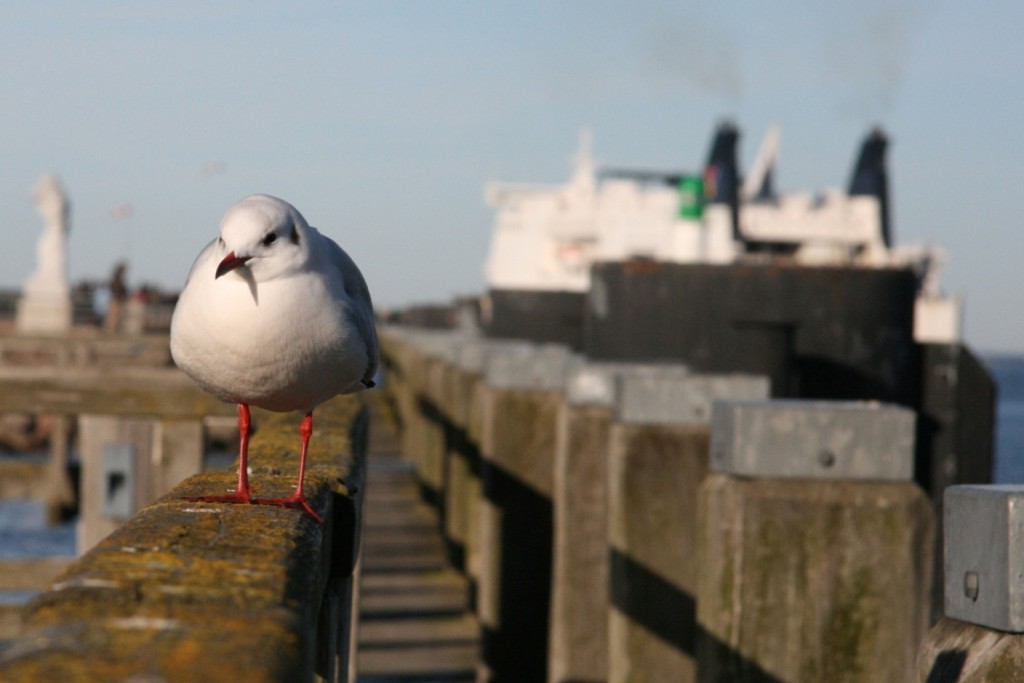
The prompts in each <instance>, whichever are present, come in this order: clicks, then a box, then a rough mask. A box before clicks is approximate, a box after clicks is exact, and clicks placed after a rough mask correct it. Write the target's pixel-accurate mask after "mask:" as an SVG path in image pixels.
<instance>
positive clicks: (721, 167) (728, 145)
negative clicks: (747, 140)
mask: <svg viewBox="0 0 1024 683" xmlns="http://www.w3.org/2000/svg"><path fill="white" fill-rule="evenodd" d="M739 137H740V132H739V129H738V128H736V126H735V125H733V124H732V123H729V122H724V123H722V124H719V126H718V130H717V131H716V132H715V139H714V140H713V141H712V143H711V151H710V153H709V154H708V163H707V166H705V167H704V196H705V198H706V200H707V203H708V204H728V205H729V207H730V209H731V213H732V233H733V239H736V240H739V239H741V238H740V235H739V191H740V178H739V175H740V174H739V168H738V164H737V162H736V144H737V142H738V141H739Z"/></svg>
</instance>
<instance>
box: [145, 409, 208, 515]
mask: <svg viewBox="0 0 1024 683" xmlns="http://www.w3.org/2000/svg"><path fill="white" fill-rule="evenodd" d="M202 471H203V421H202V420H160V421H159V422H157V423H156V425H155V427H154V433H153V474H152V478H151V480H150V490H149V500H155V499H157V498H159V497H160V496H162V495H164V494H165V493H167V492H168V491H170V490H171V489H173V488H174V487H175V486H177V485H178V484H180V483H181V482H183V481H184V480H185V479H187V478H188V477H191V476H192V475H193V474H199V473H200V472H202ZM147 502H148V501H147Z"/></svg>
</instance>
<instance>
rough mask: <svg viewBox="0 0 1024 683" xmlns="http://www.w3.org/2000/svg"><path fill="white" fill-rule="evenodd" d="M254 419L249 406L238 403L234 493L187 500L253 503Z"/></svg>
mask: <svg viewBox="0 0 1024 683" xmlns="http://www.w3.org/2000/svg"><path fill="white" fill-rule="evenodd" d="M251 425H252V419H251V418H250V416H249V406H247V405H246V404H244V403H239V404H238V486H237V487H236V488H235V491H234V493H228V494H225V495H220V496H200V497H198V498H186V499H185V500H193V501H201V502H204V503H251V502H253V500H252V487H251V486H249V428H250V426H251Z"/></svg>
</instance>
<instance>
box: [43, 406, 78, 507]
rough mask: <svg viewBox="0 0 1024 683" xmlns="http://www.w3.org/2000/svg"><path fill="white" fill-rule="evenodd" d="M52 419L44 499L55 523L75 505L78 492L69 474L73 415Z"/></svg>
mask: <svg viewBox="0 0 1024 683" xmlns="http://www.w3.org/2000/svg"><path fill="white" fill-rule="evenodd" d="M51 419H52V420H53V422H52V427H51V428H50V459H49V461H48V463H47V467H46V492H45V493H44V495H43V499H44V503H45V505H46V516H47V519H48V520H49V522H50V523H51V524H55V523H57V522H58V521H59V520H60V519H61V517H62V516H63V513H64V511H65V510H66V509H68V508H73V507H74V505H75V497H76V494H75V488H74V485H73V484H72V483H71V477H70V476H69V475H68V460H69V457H70V454H71V447H70V433H71V424H72V417H71V416H69V415H53V416H52V418H51Z"/></svg>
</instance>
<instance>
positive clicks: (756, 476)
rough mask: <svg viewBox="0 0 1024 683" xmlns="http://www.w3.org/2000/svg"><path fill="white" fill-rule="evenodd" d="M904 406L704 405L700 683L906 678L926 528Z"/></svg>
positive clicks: (929, 537)
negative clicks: (707, 439)
mask: <svg viewBox="0 0 1024 683" xmlns="http://www.w3.org/2000/svg"><path fill="white" fill-rule="evenodd" d="M914 421H915V415H914V413H913V412H912V411H910V410H908V409H906V408H902V407H896V406H890V405H883V404H878V403H852V402H825V401H820V402H817V401H764V402H733V403H725V404H719V406H717V407H716V410H715V414H714V418H713V428H712V441H711V466H712V469H713V470H714V473H713V474H712V475H711V476H709V477H708V479H707V480H706V481H705V483H704V485H703V487H702V488H701V491H700V507H701V513H702V523H701V530H700V531H701V533H700V538H699V552H698V562H699V567H700V571H699V575H698V590H697V616H698V620H699V622H700V629H701V637H700V639H699V641H698V659H699V680H700V681H703V682H705V683H711V682H715V683H718V682H725V681H758V682H761V681H766V680H768V681H771V680H779V681H790V680H793V681H795V680H799V681H840V680H841V681H850V682H853V681H864V682H865V683H866V682H868V681H871V682H877V681H907V680H911V679H912V678H913V676H914V670H915V655H916V652H917V648H918V645H919V644H920V641H921V638H922V637H923V636H924V633H925V631H926V629H927V625H928V614H929V608H930V602H931V598H930V591H931V580H932V576H931V575H932V552H933V543H934V535H935V534H934V522H933V513H932V507H931V503H930V502H929V500H928V499H927V497H926V496H925V494H924V492H923V491H922V490H921V489H920V488H919V487H918V486H917V485H916V484H915V483H914V482H913V464H914Z"/></svg>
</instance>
